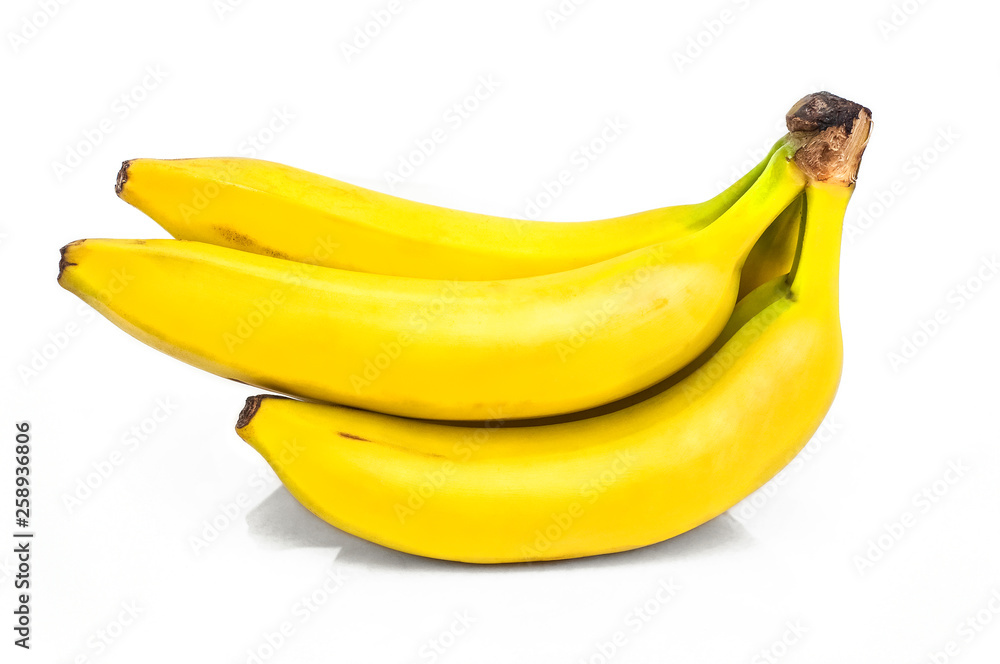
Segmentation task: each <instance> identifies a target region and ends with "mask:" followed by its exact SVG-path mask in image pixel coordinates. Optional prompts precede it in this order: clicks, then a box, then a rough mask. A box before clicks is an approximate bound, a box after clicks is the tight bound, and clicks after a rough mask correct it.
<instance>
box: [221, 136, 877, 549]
mask: <svg viewBox="0 0 1000 664" xmlns="http://www.w3.org/2000/svg"><path fill="white" fill-rule="evenodd" d="M855 131H859V128H857V127H856V128H855ZM852 190H853V185H852V184H850V183H842V182H817V183H811V184H810V185H809V186H808V187H807V188H806V192H805V199H806V201H805V210H806V213H805V221H804V235H803V239H802V243H801V248H800V254H799V258H798V262H797V264H796V266H795V270H794V276H792V277H791V278H790V279H785V278H780V279H778V280H775V281H773V282H771V283H769V284H766V285H764V286H761V287H760V288H758V289H757V290H756V291H754V292H753V293H751V294H750V295H749V297H747V298H745V299H744V300H743V301H741V302H740V304H739V305H738V307H737V309H736V312H735V313H734V316H733V318H732V320H731V322H730V325H729V326H728V327H727V330H726V331H725V332H724V333H723V335H722V337H720V339H719V341H718V342H717V344H716V346H715V348H713V349H712V350H711V351H710V352H708V353H706V357H705V358H703V359H702V360H701V361H700V363H696V364H695V365H694V366H693V367H691V368H690V369H689V370H687V371H686V372H685V374H684V375H683V376H682V377H678V379H677V380H674V381H672V382H671V383H670V384H668V385H666V386H664V387H662V388H661V389H660V390H659V391H658V393H655V394H652V395H648V396H647V397H646V398H645V399H643V400H641V401H639V402H638V403H635V404H634V405H631V406H627V407H624V408H621V409H617V410H614V409H612V411H611V412H606V413H604V414H600V415H595V416H592V417H586V418H582V419H577V420H573V421H567V422H562V423H557V424H540V425H536V426H504V423H503V422H493V423H486V424H482V425H479V426H453V425H446V424H441V423H431V422H420V421H413V420H407V419H403V418H397V417H392V416H388V415H382V414H377V413H370V412H363V411H357V410H352V409H349V408H343V407H339V406H326V405H320V404H309V403H303V402H299V401H294V400H290V399H284V398H279V397H269V396H257V397H250V398H249V399H248V400H247V404H246V407H245V408H244V410H243V412H242V413H241V414H240V417H239V421H238V423H237V432H238V434H239V435H240V437H242V438H243V439H244V440H245V441H246V442H248V443H249V444H250V445H251V446H252V447H253V448H254V449H255V450H257V451H258V452H259V453H260V454H261V455H262V456H263V457H264V459H265V460H266V461H267V462H268V463H269V464H270V465H271V467H272V468H273V469H274V471H275V472H276V473H277V475H278V477H279V478H280V479H281V481H282V482H283V483H284V485H285V487H286V488H287V489H288V490H289V491H290V492H291V493H292V495H293V496H295V498H296V499H297V500H298V501H299V502H301V503H302V504H303V505H304V506H305V507H307V508H308V509H309V510H311V511H312V512H314V513H315V514H316V515H317V516H319V517H320V518H322V519H324V520H326V521H328V522H329V523H331V524H333V525H334V526H336V527H338V528H341V529H343V530H345V531H347V532H350V533H353V534H355V535H358V536H360V537H363V538H365V539H367V540H370V541H372V542H376V543H378V544H381V545H383V546H386V547H390V548H393V549H397V550H400V551H405V552H408V553H413V554H417V555H421V556H427V557H431V558H441V559H446V560H455V561H462V562H470V563H506V562H521V561H534V560H554V559H563V558H576V557H582V556H590V555H597V554H604V553H612V552H616V551H624V550H628V549H633V548H637V547H642V546H646V545H649V544H653V543H655V542H660V541H662V540H665V539H668V538H670V537H673V536H675V535H678V534H680V533H683V532H685V531H687V530H690V529H691V528H694V527H695V526H698V525H699V524H702V523H704V522H705V521H707V520H709V519H711V518H713V517H715V516H716V515H718V514H721V513H722V512H724V511H725V510H727V509H729V508H730V507H732V506H733V505H735V504H736V503H737V502H739V501H740V500H741V499H743V498H744V497H746V496H747V495H749V494H750V493H752V492H753V491H754V490H756V489H757V488H758V487H760V486H761V485H763V484H764V483H765V482H766V481H767V480H768V479H770V478H771V477H772V476H774V475H775V474H776V473H777V472H778V471H779V470H780V469H781V468H782V467H784V466H785V465H786V464H787V463H788V462H789V461H791V459H792V458H793V457H794V456H795V455H796V454H797V453H798V451H799V450H800V449H801V448H802V447H803V445H805V443H806V442H808V440H809V438H810V437H811V436H812V434H813V433H814V432H815V431H816V429H817V427H818V426H819V424H820V422H821V421H822V419H823V417H824V416H825V414H826V412H827V410H828V409H829V407H830V405H831V403H832V402H833V399H834V395H835V393H836V390H837V386H838V383H839V380H840V373H841V366H842V343H841V331H840V321H839V314H838V269H839V252H840V236H841V228H842V223H843V217H844V211H845V208H846V205H847V202H848V200H849V198H850V196H851V192H852Z"/></svg>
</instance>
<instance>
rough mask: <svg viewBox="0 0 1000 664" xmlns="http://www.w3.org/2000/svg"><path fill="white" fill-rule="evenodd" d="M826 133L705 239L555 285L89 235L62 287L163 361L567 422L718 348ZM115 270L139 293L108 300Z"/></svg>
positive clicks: (646, 252)
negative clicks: (759, 245)
mask: <svg viewBox="0 0 1000 664" xmlns="http://www.w3.org/2000/svg"><path fill="white" fill-rule="evenodd" d="M814 135H815V132H812V133H808V135H807V136H805V137H804V138H802V139H801V140H798V141H790V142H789V143H787V144H785V145H783V146H781V147H780V148H779V149H778V150H777V151H776V152H775V154H774V155H773V157H772V158H771V160H770V162H769V164H768V166H767V168H766V169H765V171H764V173H763V174H761V176H760V177H759V178H758V179H757V180H756V182H754V184H753V185H752V186H751V187H750V189H749V190H748V191H747V192H746V194H744V195H743V196H742V197H741V198H740V199H739V200H738V201H737V202H736V203H735V204H733V206H732V207H730V208H729V209H728V210H727V211H726V212H725V213H724V214H723V215H722V216H721V217H720V218H719V219H718V220H717V221H715V222H714V223H712V224H709V225H708V226H707V227H705V228H704V229H702V230H701V231H698V232H697V233H694V234H691V235H688V236H685V237H683V238H681V239H678V240H675V241H673V242H664V243H661V244H658V245H653V246H651V247H647V248H644V249H639V250H636V251H633V252H631V253H628V254H624V255H622V256H619V257H616V258H612V259H609V260H607V261H604V262H601V263H597V264H594V265H588V266H585V267H581V268H576V269H574V270H568V271H564V272H558V273H555V274H547V275H542V276H536V277H528V278H523V279H511V280H505V281H437V280H425V279H416V278H410V277H394V276H385V275H379V274H366V273H359V272H351V271H346V270H339V269H334V268H327V267H318V266H309V265H304V264H301V263H297V262H293V261H287V260H281V259H277V258H273V257H268V256H260V255H256V254H252V253H247V252H242V251H236V250H233V249H228V248H223V247H216V246H212V245H207V244H203V243H198V242H186V241H178V240H145V241H143V240H139V241H135V240H85V241H78V242H76V243H73V244H70V245H67V246H66V247H64V249H63V256H62V260H61V262H60V266H61V269H60V275H59V283H60V284H61V285H62V286H63V287H64V288H66V289H67V290H70V291H71V292H73V293H75V294H76V295H78V296H79V297H80V298H82V299H83V300H84V301H85V302H87V303H88V304H90V305H91V306H93V307H94V308H95V309H97V311H99V312H100V313H101V314H103V315H104V316H106V317H107V318H108V319H110V320H111V321H112V322H114V323H115V324H116V325H118V326H119V327H121V328H122V329H124V330H125V331H126V332H128V333H130V334H132V335H133V336H135V337H136V338H138V339H140V340H141V341H144V342H145V343H147V344H149V345H151V346H153V347H154V348H157V349H159V350H161V351H164V352H166V353H168V354H170V355H173V356H174V357H177V358H179V359H181V360H184V361H186V362H188V363H190V364H193V365H195V366H198V367H201V368H203V369H206V370H208V371H211V372H213V373H216V374H219V375H221V376H225V377H228V378H232V379H235V380H238V381H242V382H245V383H249V384H251V385H256V386H259V387H263V388H265V389H270V390H274V391H278V392H283V393H285V394H292V395H296V396H301V397H305V398H308V399H315V400H320V401H328V402H335V403H341V404H345V405H350V406H356V407H361V408H367V409H371V410H377V411H380V412H385V413H392V414H396V415H406V416H412V417H422V418H432V419H451V420H477V419H490V418H494V417H497V416H498V415H500V416H502V417H504V418H510V419H514V418H529V417H540V416H546V415H554V414H559V413H567V412H572V411H577V410H582V409H586V408H590V407H593V406H597V405H599V404H602V403H607V402H609V401H613V400H615V399H619V398H621V397H624V396H627V395H629V394H632V393H635V392H637V391H639V390H641V389H643V388H645V387H648V386H649V385H652V384H654V383H656V382H658V381H660V380H662V379H664V378H665V377H667V376H669V375H670V374H672V373H674V372H675V371H677V370H678V369H680V368H681V367H683V366H684V365H685V364H687V363H689V362H690V361H691V360H693V359H694V358H695V357H697V356H698V355H699V354H700V353H701V352H702V351H703V350H704V349H705V348H707V347H708V346H709V345H710V344H711V342H712V340H713V339H715V338H716V337H717V336H718V335H719V333H720V331H721V330H722V329H723V327H724V325H725V323H726V321H727V319H728V318H729V316H730V315H731V314H732V311H733V306H734V304H735V300H736V295H737V290H738V287H739V274H740V269H741V267H742V265H743V261H744V259H745V258H746V255H747V253H748V252H749V251H750V249H751V247H752V246H753V244H754V243H755V242H756V240H757V238H758V237H759V236H760V234H761V233H762V232H763V231H764V229H765V228H767V226H768V225H769V224H770V223H771V221H772V220H773V219H774V218H775V217H776V216H777V215H778V214H779V213H780V212H781V211H782V210H783V209H785V208H786V207H787V206H788V205H789V204H790V203H791V202H792V201H793V200H794V199H795V197H797V196H798V195H799V194H800V193H801V191H802V189H803V187H804V185H805V182H806V175H805V174H804V173H803V171H802V170H801V169H800V167H799V166H798V165H797V162H798V161H799V160H798V157H797V156H796V155H798V154H812V153H813V152H814V151H811V150H810V141H811V140H813V137H814ZM116 275H128V277H129V279H130V281H128V283H127V284H126V285H125V286H124V287H122V288H121V289H119V292H110V290H109V288H108V286H107V285H108V284H109V283H110V282H111V281H112V280H114V279H115V276H116Z"/></svg>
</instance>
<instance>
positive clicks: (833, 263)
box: [790, 182, 854, 306]
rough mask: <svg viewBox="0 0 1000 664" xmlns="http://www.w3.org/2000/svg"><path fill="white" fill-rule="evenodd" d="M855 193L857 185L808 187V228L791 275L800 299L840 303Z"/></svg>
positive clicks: (793, 291) (793, 290)
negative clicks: (847, 219)
mask: <svg viewBox="0 0 1000 664" xmlns="http://www.w3.org/2000/svg"><path fill="white" fill-rule="evenodd" d="M853 193H854V186H853V185H849V186H843V185H840V184H831V183H827V182H812V183H810V184H809V186H808V187H806V197H805V206H804V209H805V211H804V213H803V226H804V231H803V234H802V242H801V245H800V247H799V255H798V258H797V261H796V265H795V268H794V272H793V273H792V274H791V275H790V279H791V294H792V296H793V297H794V298H796V299H797V300H804V301H810V302H816V303H827V304H833V305H834V306H836V304H837V301H838V297H839V292H840V245H841V234H842V233H843V228H844V213H845V212H846V210H847V203H848V201H850V200H851V195H852V194H853Z"/></svg>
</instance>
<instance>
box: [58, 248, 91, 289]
mask: <svg viewBox="0 0 1000 664" xmlns="http://www.w3.org/2000/svg"><path fill="white" fill-rule="evenodd" d="M84 242H86V240H76V241H75V242H70V243H69V244H67V245H66V246H64V247H62V248H61V249H60V250H59V274H58V275H57V276H56V281H62V276H63V272H64V271H65V270H66V268H68V267H69V266H70V265H76V263H74V262H73V261H71V260H70V259H69V258H67V257H66V254H67V252H69V251H70V249H71V248H72V247H75V246H77V245H81V244H83V243H84Z"/></svg>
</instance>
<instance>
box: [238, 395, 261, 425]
mask: <svg viewBox="0 0 1000 664" xmlns="http://www.w3.org/2000/svg"><path fill="white" fill-rule="evenodd" d="M262 401H264V396H263V395H260V394H258V395H255V396H252V397H247V402H246V403H245V404H244V405H243V410H241V411H240V416H239V418H238V419H237V420H236V430H237V431H239V430H240V429H242V428H244V427H245V426H246V425H248V424H250V420H252V419H253V416H254V415H256V414H257V411H258V410H259V409H260V404H261V402H262Z"/></svg>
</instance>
